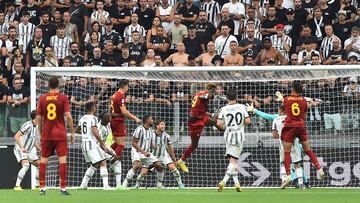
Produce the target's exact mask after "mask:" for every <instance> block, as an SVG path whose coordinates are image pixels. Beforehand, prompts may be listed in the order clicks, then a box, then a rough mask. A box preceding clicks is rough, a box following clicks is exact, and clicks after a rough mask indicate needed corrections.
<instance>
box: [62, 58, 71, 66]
mask: <svg viewBox="0 0 360 203" xmlns="http://www.w3.org/2000/svg"><path fill="white" fill-rule="evenodd" d="M71 66H72V65H71V60H70V58H69V57H65V58H64V62H63V64H62V67H71Z"/></svg>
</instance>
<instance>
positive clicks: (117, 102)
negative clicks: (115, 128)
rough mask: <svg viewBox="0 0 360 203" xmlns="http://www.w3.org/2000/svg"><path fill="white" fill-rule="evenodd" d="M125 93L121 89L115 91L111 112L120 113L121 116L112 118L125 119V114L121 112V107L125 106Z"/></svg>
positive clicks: (111, 100)
mask: <svg viewBox="0 0 360 203" xmlns="http://www.w3.org/2000/svg"><path fill="white" fill-rule="evenodd" d="M125 106H126V101H125V95H124V94H123V93H121V92H119V91H117V92H115V94H113V95H112V96H111V98H110V108H111V113H115V114H120V116H115V117H114V118H112V120H125V117H124V115H123V114H122V112H121V109H120V107H125Z"/></svg>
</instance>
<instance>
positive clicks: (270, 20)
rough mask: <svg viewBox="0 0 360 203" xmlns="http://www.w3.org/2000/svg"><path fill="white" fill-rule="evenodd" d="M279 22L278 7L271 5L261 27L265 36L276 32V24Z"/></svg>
mask: <svg viewBox="0 0 360 203" xmlns="http://www.w3.org/2000/svg"><path fill="white" fill-rule="evenodd" d="M277 24H279V20H278V19H277V18H276V8H275V7H274V6H269V7H268V11H267V18H266V19H265V20H264V21H263V23H262V26H261V28H260V32H261V34H262V35H263V37H267V36H271V35H273V34H276V28H275V27H276V25H277Z"/></svg>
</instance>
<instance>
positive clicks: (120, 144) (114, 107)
mask: <svg viewBox="0 0 360 203" xmlns="http://www.w3.org/2000/svg"><path fill="white" fill-rule="evenodd" d="M128 89H129V81H128V80H120V82H119V90H118V91H117V92H115V94H114V95H112V96H111V98H110V111H111V123H110V126H111V130H112V133H113V136H114V137H115V142H114V143H113V144H112V145H111V148H112V149H113V150H114V151H115V153H116V155H118V156H120V157H121V155H122V152H123V151H124V148H125V138H126V127H125V124H124V122H125V119H126V118H129V119H132V120H134V121H135V122H136V123H140V122H141V120H140V119H139V118H138V117H136V116H134V115H133V114H131V113H130V112H129V111H128V110H127V109H126V102H125V100H126V97H125V94H126V92H127V91H128Z"/></svg>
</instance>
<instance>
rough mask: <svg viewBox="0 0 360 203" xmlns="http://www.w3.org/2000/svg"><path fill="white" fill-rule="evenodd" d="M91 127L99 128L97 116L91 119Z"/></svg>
mask: <svg viewBox="0 0 360 203" xmlns="http://www.w3.org/2000/svg"><path fill="white" fill-rule="evenodd" d="M91 127H98V121H97V118H96V117H95V116H94V117H93V118H92V119H91Z"/></svg>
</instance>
